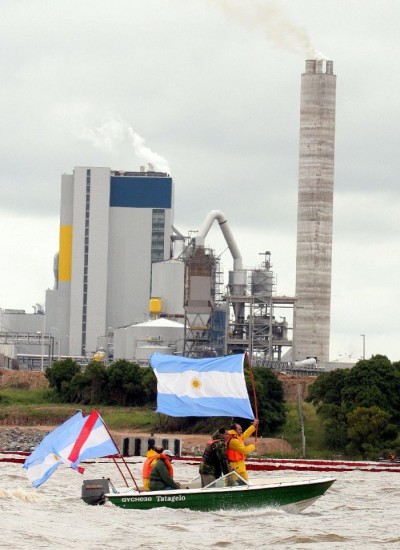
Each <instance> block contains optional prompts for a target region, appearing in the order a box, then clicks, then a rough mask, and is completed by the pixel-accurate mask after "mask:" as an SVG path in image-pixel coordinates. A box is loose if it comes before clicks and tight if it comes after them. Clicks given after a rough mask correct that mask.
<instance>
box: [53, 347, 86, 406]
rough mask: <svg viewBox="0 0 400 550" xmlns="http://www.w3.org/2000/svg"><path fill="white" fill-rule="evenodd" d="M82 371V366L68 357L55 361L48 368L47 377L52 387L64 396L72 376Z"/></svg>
mask: <svg viewBox="0 0 400 550" xmlns="http://www.w3.org/2000/svg"><path fill="white" fill-rule="evenodd" d="M80 371H81V367H80V366H79V365H78V363H77V362H76V361H74V360H73V359H71V358H70V357H68V358H67V359H61V360H60V361H55V362H54V363H53V364H52V365H51V366H50V367H49V368H48V369H47V370H46V378H47V380H48V381H49V385H50V387H51V388H55V390H56V392H57V393H58V394H59V395H60V396H61V397H64V392H68V389H69V384H70V382H71V380H72V378H73V377H74V376H75V375H76V374H77V373H79V372H80Z"/></svg>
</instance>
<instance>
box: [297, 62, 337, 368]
mask: <svg viewBox="0 0 400 550" xmlns="http://www.w3.org/2000/svg"><path fill="white" fill-rule="evenodd" d="M324 63H325V72H324ZM335 111H336V76H335V75H334V74H333V62H332V61H325V62H323V61H322V60H315V59H313V60H307V61H306V66H305V73H304V74H302V76H301V104H300V155H299V190H298V211H297V253H296V296H297V304H296V308H295V312H294V323H293V324H294V335H293V338H294V345H293V361H299V360H300V361H301V360H304V359H306V358H307V357H316V358H317V360H318V363H319V364H322V365H323V364H325V363H326V362H327V361H328V360H329V333H330V305H331V271H332V221H333V220H332V218H333V173H334V152H335Z"/></svg>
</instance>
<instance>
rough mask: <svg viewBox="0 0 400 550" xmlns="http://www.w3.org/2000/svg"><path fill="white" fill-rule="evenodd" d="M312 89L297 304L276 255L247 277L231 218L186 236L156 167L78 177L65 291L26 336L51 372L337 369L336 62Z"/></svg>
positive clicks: (310, 68)
mask: <svg viewBox="0 0 400 550" xmlns="http://www.w3.org/2000/svg"><path fill="white" fill-rule="evenodd" d="M301 82H302V84H301V108H300V153H299V183H298V223H297V255H296V294H295V296H292V297H290V296H278V295H276V292H275V285H274V280H275V277H274V273H273V271H272V264H271V259H270V252H265V253H264V261H263V262H262V264H261V265H260V266H257V267H254V268H248V267H244V266H243V261H242V256H241V253H240V250H239V249H238V246H237V244H236V241H235V238H234V235H233V231H232V229H231V227H230V225H229V223H228V220H227V218H226V216H225V214H224V213H223V212H221V211H219V210H211V211H210V212H209V214H208V215H207V216H206V218H205V220H204V221H203V224H202V225H200V229H199V230H198V231H197V232H196V237H195V238H190V237H185V236H183V235H182V234H181V233H180V232H179V231H178V230H177V229H176V228H175V227H174V224H173V213H174V193H173V181H172V178H171V177H170V176H169V175H168V174H166V173H162V172H156V171H154V169H153V168H152V167H151V166H150V165H149V169H148V170H146V169H145V168H144V167H141V169H140V171H138V172H123V171H115V170H111V169H110V168H95V167H77V168H75V169H74V171H73V173H72V174H69V175H64V176H62V181H61V210H60V248H59V253H58V254H57V255H56V257H55V261H54V276H55V284H54V288H53V289H51V290H47V293H46V307H45V315H41V317H42V318H44V317H45V323H43V322H42V320H41V319H40V320H38V321H37V322H36V324H35V323H33V324H32V327H33V330H32V332H33V335H32V334H31V335H29V329H27V328H26V327H25V328H24V329H23V330H26V331H27V335H26V338H27V339H28V341H29V338H31V339H32V338H33V339H34V340H35V342H34V343H35V344H36V348H35V349H34V350H33V351H31V353H33V354H34V353H37V345H38V344H40V345H41V365H42V367H43V356H44V355H46V356H48V361H47V364H48V363H49V362H50V361H51V357H53V356H54V355H56V356H58V357H62V356H73V357H76V358H78V359H80V360H82V362H83V361H85V360H90V359H91V358H93V357H100V358H104V359H105V360H106V361H107V362H109V361H110V360H112V359H113V358H115V359H128V360H132V361H137V362H138V363H141V364H146V363H147V361H148V358H149V357H150V355H151V353H153V352H155V351H157V352H159V353H165V354H184V355H187V356H191V357H206V356H213V355H223V354H229V353H240V352H244V351H247V352H249V354H250V357H251V359H252V362H253V363H255V364H264V365H266V364H268V365H269V366H271V365H272V364H274V363H275V364H277V365H278V368H279V364H280V363H281V362H282V363H283V362H284V359H285V356H286V357H287V361H290V362H291V364H293V365H294V364H296V363H302V362H306V363H305V364H308V363H307V361H311V363H309V364H312V362H314V363H313V364H316V363H318V364H319V365H323V366H325V365H326V364H327V362H328V360H329V331H330V298H331V255H332V253H331V251H332V211H333V172H334V141H335V101H336V97H335V96H336V77H335V75H334V74H333V63H332V61H326V62H325V61H322V60H308V61H306V70H305V73H304V74H303V75H302V78H301ZM198 221H199V220H193V223H194V224H195V223H196V222H198ZM214 222H215V223H218V225H219V227H220V229H221V232H222V234H223V236H224V238H225V241H226V244H227V247H228V249H229V252H230V254H231V258H232V265H231V269H230V270H229V274H228V281H227V284H226V285H225V284H224V281H223V278H222V273H221V269H220V265H219V259H218V258H217V257H216V256H215V254H214V251H213V250H212V249H210V248H209V247H208V246H207V245H206V238H207V235H208V232H209V230H210V228H211V226H212V225H213V223H214ZM272 244H273V243H272ZM264 246H265V243H260V247H262V249H264V250H265V248H264ZM0 311H1V310H0ZM14 318H15V319H16V317H14ZM21 326H22V325H21ZM38 326H40V327H41V328H40V329H39V330H37V327H38ZM35 333H36V336H35ZM6 336H7V335H6ZM8 336H9V335H8ZM19 337H20V336H15V338H16V339H17V340H18V338H19ZM9 338H11V337H9ZM18 342H19V340H18ZM18 342H17V343H18ZM10 343H13V339H12V338H11V340H10ZM28 343H29V342H28ZM0 344H1V342H0ZM25 349H26V350H28V351H27V353H28V352H29V349H28V348H25ZM44 349H45V350H46V353H44Z"/></svg>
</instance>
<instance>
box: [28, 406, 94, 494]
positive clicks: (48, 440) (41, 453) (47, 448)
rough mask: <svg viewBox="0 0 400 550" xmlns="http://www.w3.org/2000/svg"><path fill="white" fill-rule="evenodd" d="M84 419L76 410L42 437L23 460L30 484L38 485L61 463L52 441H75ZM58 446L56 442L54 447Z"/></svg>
mask: <svg viewBox="0 0 400 550" xmlns="http://www.w3.org/2000/svg"><path fill="white" fill-rule="evenodd" d="M84 423H85V419H84V416H83V414H82V412H77V413H76V414H75V415H74V416H72V417H71V418H69V419H68V420H67V421H66V422H64V424H61V426H59V427H58V428H56V429H55V430H53V431H52V432H50V433H49V434H48V435H46V437H44V438H43V439H42V441H41V442H40V444H39V445H38V446H37V447H36V449H35V450H34V451H33V452H32V453H31V454H30V455H29V456H28V458H27V459H26V460H25V462H24V466H23V467H24V468H25V469H26V473H27V475H28V478H29V479H30V481H31V482H32V485H34V486H35V487H39V486H40V485H41V484H42V483H44V482H45V481H46V480H47V479H48V478H49V477H50V476H51V474H52V473H53V472H55V470H56V469H57V468H58V467H59V466H60V464H62V463H63V460H62V459H61V457H60V453H59V452H57V450H56V449H55V446H54V443H56V442H57V441H59V440H60V438H61V439H62V440H63V441H64V442H65V440H71V442H72V441H75V440H76V438H77V437H78V435H79V433H80V432H81V430H82V427H83V426H84ZM57 447H58V445H57V443H56V448H57Z"/></svg>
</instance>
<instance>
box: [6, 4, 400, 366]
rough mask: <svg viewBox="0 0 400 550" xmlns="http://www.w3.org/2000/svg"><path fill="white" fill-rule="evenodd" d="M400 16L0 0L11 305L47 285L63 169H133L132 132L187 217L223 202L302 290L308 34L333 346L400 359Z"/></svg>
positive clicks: (138, 152)
mask: <svg viewBox="0 0 400 550" xmlns="http://www.w3.org/2000/svg"><path fill="white" fill-rule="evenodd" d="M399 28H400V6H399V3H398V0H382V1H380V2H377V1H372V0H364V1H363V2H361V1H360V0H330V1H329V2H327V1H322V2H321V1H320V0H319V1H318V0H302V1H301V2H293V1H290V0H276V1H275V2H268V1H266V0H258V1H256V0H114V1H113V2H109V1H104V0H85V2H82V1H81V0H79V1H78V0H57V2H54V0H48V1H45V0H3V2H2V17H1V20H0V31H1V32H0V44H1V52H2V56H1V74H2V85H1V88H0V105H1V114H2V124H1V126H0V146H1V163H0V178H1V190H2V193H1V202H0V231H1V236H2V239H1V242H2V249H1V259H2V262H1V269H0V307H2V308H23V309H26V311H28V312H32V311H33V310H32V305H33V304H35V303H36V302H40V303H43V302H44V291H45V289H46V288H47V287H52V286H53V273H52V265H53V256H54V253H55V252H56V251H57V249H58V226H59V200H60V176H61V174H62V173H72V170H73V167H74V166H79V165H89V166H90V165H93V166H110V167H111V168H113V169H125V170H136V169H138V167H139V166H140V165H141V164H144V163H145V161H146V160H147V161H148V160H149V159H151V158H152V154H151V152H150V153H149V152H148V151H147V152H146V150H144V149H143V143H141V142H140V139H139V138H138V137H137V136H136V139H135V140H132V135H133V134H134V133H135V134H138V135H139V136H141V137H142V138H143V139H144V140H145V144H144V145H145V146H147V147H148V148H150V149H151V151H152V152H153V153H154V155H155V154H157V155H160V156H161V157H163V158H164V159H166V162H167V163H168V165H169V166H170V169H171V173H172V175H173V178H174V181H175V225H176V226H177V228H179V229H181V230H182V231H184V232H185V231H187V230H189V229H198V228H199V227H200V226H201V224H202V222H203V220H204V218H205V216H206V214H207V213H208V212H209V211H210V210H212V209H219V210H222V211H223V212H224V213H225V214H226V216H227V217H228V219H229V222H230V226H231V229H232V231H233V233H234V235H235V238H236V240H237V243H238V245H239V248H240V250H241V252H242V255H243V258H244V263H245V264H246V265H247V266H257V265H258V264H259V263H260V261H261V259H262V258H261V256H259V253H260V252H263V251H265V250H270V251H271V253H272V263H273V269H274V271H275V273H276V275H277V292H278V293H279V294H287V295H293V294H294V287H295V263H296V258H295V256H296V254H295V251H296V208H297V169H298V138H299V108H300V107H299V100H300V76H301V73H302V72H303V71H304V60H305V59H306V58H307V57H310V56H309V54H308V52H307V48H309V47H314V48H315V49H316V50H317V51H319V52H322V53H323V54H325V55H326V56H327V57H329V58H330V59H332V60H333V61H334V72H335V74H336V75H337V79H338V81H337V118H336V128H337V130H336V163H335V202H334V235H333V273H332V319H331V359H333V360H334V359H337V358H340V359H358V358H359V357H360V356H361V354H362V338H361V336H360V335H361V334H365V335H366V338H365V339H366V354H367V356H369V355H371V354H377V353H382V354H386V355H388V357H389V358H390V359H392V360H399V359H400V353H399V344H398V342H399V340H400V315H399V312H398V304H399V303H400V290H399V288H400V284H399V272H400V246H399V242H400V231H399V215H398V214H399V206H400V204H399V203H400V199H399V196H400V188H399V173H400V154H399V142H400V140H399V133H400V102H399V98H400V72H399V70H398V59H399V58H400V55H399V54H400V41H399V38H398V32H399V31H398V29H399ZM146 153H147V154H146ZM157 160H158V161H160V159H157ZM208 241H209V242H208V244H209V245H210V246H215V248H216V249H217V251H218V252H222V251H223V250H224V248H225V247H224V244H223V242H222V239H221V236H220V235H219V232H218V229H217V228H213V230H212V231H211V232H210V234H209V239H208ZM222 258H223V262H224V265H225V266H227V267H228V268H230V267H231V260H230V258H229V253H228V252H224V254H223V256H222ZM350 356H351V357H350Z"/></svg>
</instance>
